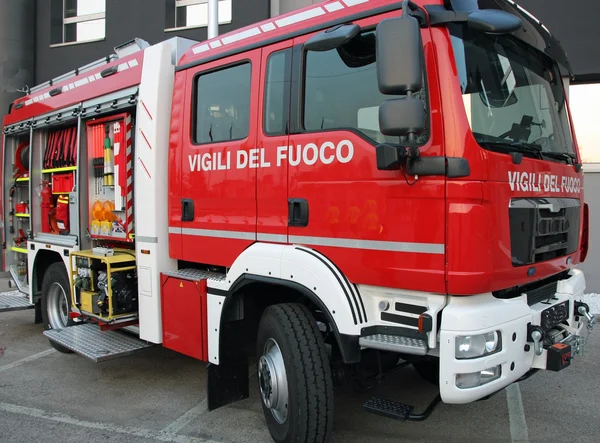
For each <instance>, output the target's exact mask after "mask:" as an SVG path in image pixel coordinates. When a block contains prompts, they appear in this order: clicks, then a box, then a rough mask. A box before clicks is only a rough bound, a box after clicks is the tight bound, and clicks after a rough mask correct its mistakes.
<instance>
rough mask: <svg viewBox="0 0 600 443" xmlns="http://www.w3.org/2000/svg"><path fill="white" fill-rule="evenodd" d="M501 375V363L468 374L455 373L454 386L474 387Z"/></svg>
mask: <svg viewBox="0 0 600 443" xmlns="http://www.w3.org/2000/svg"><path fill="white" fill-rule="evenodd" d="M501 375H502V366H501V365H498V366H494V367H493V368H490V369H484V370H483V371H479V372H471V373H470V374H456V387H457V388H460V389H468V388H476V387H477V386H483V385H485V384H487V383H489V382H492V381H494V380H497V379H499V378H500V376H501Z"/></svg>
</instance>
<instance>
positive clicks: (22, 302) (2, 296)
mask: <svg viewBox="0 0 600 443" xmlns="http://www.w3.org/2000/svg"><path fill="white" fill-rule="evenodd" d="M33 307H34V305H32V304H31V303H30V302H29V295H24V294H23V293H22V292H21V291H17V290H15V291H8V292H0V312H8V311H22V310H24V309H32V308H33Z"/></svg>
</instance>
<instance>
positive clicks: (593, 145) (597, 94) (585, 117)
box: [569, 83, 600, 166]
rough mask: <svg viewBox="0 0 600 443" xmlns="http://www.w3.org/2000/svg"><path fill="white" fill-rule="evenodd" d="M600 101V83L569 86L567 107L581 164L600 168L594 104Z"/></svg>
mask: <svg viewBox="0 0 600 443" xmlns="http://www.w3.org/2000/svg"><path fill="white" fill-rule="evenodd" d="M599 101H600V83H596V84H586V85H571V86H570V87H569V105H570V107H571V116H572V118H573V126H574V127H575V135H576V136H577V143H578V145H579V153H580V155H581V161H582V163H588V164H589V163H592V164H596V165H598V166H600V145H598V140H600V126H599V125H598V114H597V112H596V106H595V104H596V103H598V102H599Z"/></svg>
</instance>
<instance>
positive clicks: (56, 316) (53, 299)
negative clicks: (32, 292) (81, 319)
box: [42, 262, 75, 354]
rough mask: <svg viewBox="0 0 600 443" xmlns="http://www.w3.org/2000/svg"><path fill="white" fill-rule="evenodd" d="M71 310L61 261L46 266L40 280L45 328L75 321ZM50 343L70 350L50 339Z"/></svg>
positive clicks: (57, 326) (59, 326)
mask: <svg viewBox="0 0 600 443" xmlns="http://www.w3.org/2000/svg"><path fill="white" fill-rule="evenodd" d="M70 312H71V287H70V285H69V277H68V276H67V271H66V269H65V265H64V264H63V263H61V262H57V263H53V264H51V265H50V266H48V269H47V270H46V273H45V274H44V279H43V281H42V321H43V323H44V328H45V329H64V328H67V327H69V326H73V325H74V324H75V323H74V322H73V320H71V318H70V317H69V313H70ZM50 344H51V345H52V346H53V347H54V349H56V350H57V351H60V352H63V353H65V354H68V353H70V352H71V351H70V350H69V349H67V348H65V347H64V346H61V345H59V344H57V343H55V342H53V341H52V340H50Z"/></svg>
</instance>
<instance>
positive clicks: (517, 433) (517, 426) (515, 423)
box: [506, 383, 529, 443]
mask: <svg viewBox="0 0 600 443" xmlns="http://www.w3.org/2000/svg"><path fill="white" fill-rule="evenodd" d="M506 403H507V404H508V419H509V422H510V437H511V439H512V441H513V442H514V443H517V442H518V443H529V432H528V431H527V422H526V421H525V411H524V409H523V400H522V398H521V388H519V384H518V383H513V384H511V385H508V387H507V388H506Z"/></svg>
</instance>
